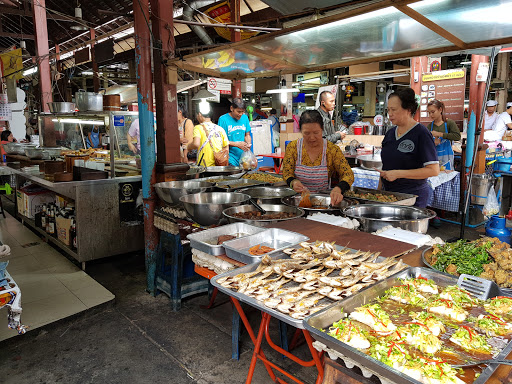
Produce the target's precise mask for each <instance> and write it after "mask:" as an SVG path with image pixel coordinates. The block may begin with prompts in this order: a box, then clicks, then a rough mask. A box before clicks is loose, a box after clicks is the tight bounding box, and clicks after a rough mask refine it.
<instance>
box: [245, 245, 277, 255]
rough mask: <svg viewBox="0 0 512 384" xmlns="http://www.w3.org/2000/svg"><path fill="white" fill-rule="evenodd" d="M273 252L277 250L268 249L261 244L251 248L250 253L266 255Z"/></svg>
mask: <svg viewBox="0 0 512 384" xmlns="http://www.w3.org/2000/svg"><path fill="white" fill-rule="evenodd" d="M272 251H275V248H272V247H267V246H265V245H261V244H258V245H255V246H254V247H251V248H249V251H248V252H249V253H250V254H251V255H255V256H256V255H265V254H267V253H269V252H272Z"/></svg>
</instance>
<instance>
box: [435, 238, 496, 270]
mask: <svg viewBox="0 0 512 384" xmlns="http://www.w3.org/2000/svg"><path fill="white" fill-rule="evenodd" d="M491 247H492V242H491V241H488V242H485V243H483V244H481V245H477V244H475V243H470V242H466V241H465V240H458V241H456V242H454V243H448V244H444V245H441V246H434V247H433V251H432V256H431V258H430V260H428V259H427V261H428V262H429V263H430V265H431V266H432V267H433V268H435V269H437V270H439V271H442V272H446V273H450V274H457V275H460V274H463V273H466V274H468V275H473V276H480V275H481V274H482V272H484V268H483V265H484V264H489V263H490V262H491V261H492V259H491V257H490V256H489V253H488V252H487V250H488V249H489V248H491ZM454 268H456V270H455V271H454V270H453V269H454ZM455 272H456V273H455Z"/></svg>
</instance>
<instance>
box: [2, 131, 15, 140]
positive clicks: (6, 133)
mask: <svg viewBox="0 0 512 384" xmlns="http://www.w3.org/2000/svg"><path fill="white" fill-rule="evenodd" d="M11 133H12V132H11V131H9V130H8V129H6V130H5V131H2V134H1V135H0V140H2V141H7V140H9V136H11Z"/></svg>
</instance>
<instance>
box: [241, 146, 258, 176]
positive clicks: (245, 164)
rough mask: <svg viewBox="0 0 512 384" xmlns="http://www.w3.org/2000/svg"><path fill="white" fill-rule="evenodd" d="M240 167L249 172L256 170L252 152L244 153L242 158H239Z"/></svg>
mask: <svg viewBox="0 0 512 384" xmlns="http://www.w3.org/2000/svg"><path fill="white" fill-rule="evenodd" d="M239 163H240V166H241V167H242V168H243V169H244V171H250V170H252V169H256V168H258V159H256V156H254V153H252V151H250V150H249V151H244V153H243V154H242V156H240V161H239Z"/></svg>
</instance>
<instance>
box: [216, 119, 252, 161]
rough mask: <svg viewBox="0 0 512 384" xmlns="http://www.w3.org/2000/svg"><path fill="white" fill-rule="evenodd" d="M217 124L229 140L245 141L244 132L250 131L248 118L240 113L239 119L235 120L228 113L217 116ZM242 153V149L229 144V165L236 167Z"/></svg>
mask: <svg viewBox="0 0 512 384" xmlns="http://www.w3.org/2000/svg"><path fill="white" fill-rule="evenodd" d="M218 125H220V126H221V127H222V128H224V130H225V131H226V135H227V136H228V140H229V141H245V134H246V133H249V132H251V126H250V125H249V118H248V117H247V116H246V115H242V117H241V118H240V120H235V119H233V118H232V117H231V115H230V114H229V113H226V114H225V115H222V116H221V117H220V118H219V123H218ZM242 153H244V151H242V150H241V149H240V148H237V147H231V146H230V147H229V165H234V166H237V167H238V166H239V165H240V164H239V160H240V157H241V156H242Z"/></svg>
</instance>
